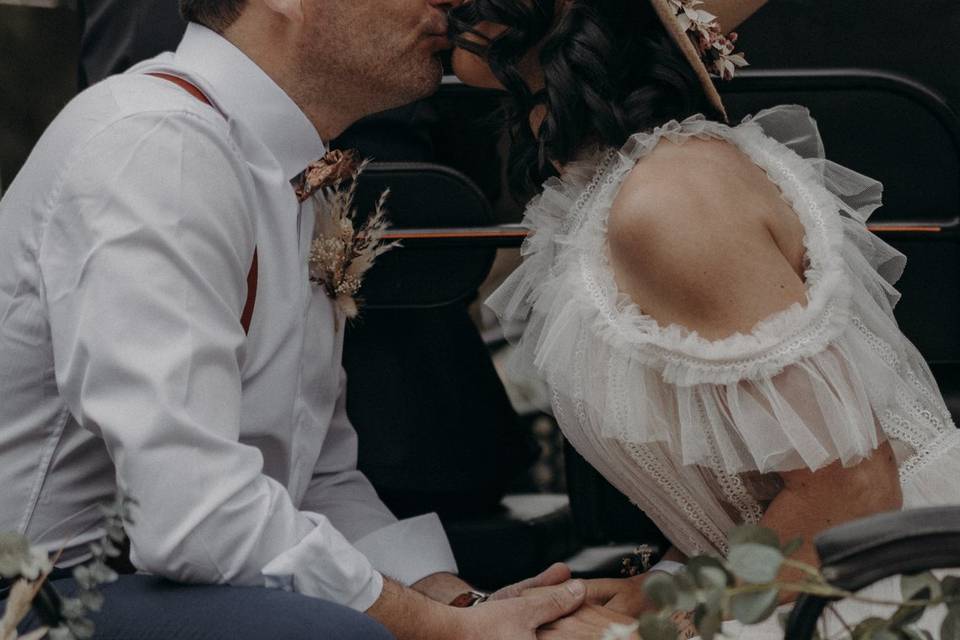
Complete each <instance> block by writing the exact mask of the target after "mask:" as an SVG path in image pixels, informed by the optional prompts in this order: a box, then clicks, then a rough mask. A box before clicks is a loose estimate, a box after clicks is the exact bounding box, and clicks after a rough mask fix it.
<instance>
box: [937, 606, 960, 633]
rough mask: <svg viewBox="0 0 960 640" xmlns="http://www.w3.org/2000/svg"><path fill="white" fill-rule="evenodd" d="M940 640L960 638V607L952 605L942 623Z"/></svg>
mask: <svg viewBox="0 0 960 640" xmlns="http://www.w3.org/2000/svg"><path fill="white" fill-rule="evenodd" d="M940 640H960V608H957V607H951V608H950V609H948V610H947V616H946V617H945V618H944V619H943V624H942V625H940Z"/></svg>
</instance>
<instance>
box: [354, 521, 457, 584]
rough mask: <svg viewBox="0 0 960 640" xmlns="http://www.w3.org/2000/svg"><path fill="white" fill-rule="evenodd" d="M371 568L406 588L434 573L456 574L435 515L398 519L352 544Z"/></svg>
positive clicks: (455, 565) (442, 531) (449, 549)
mask: <svg viewBox="0 0 960 640" xmlns="http://www.w3.org/2000/svg"><path fill="white" fill-rule="evenodd" d="M354 546H355V547H356V548H357V549H359V550H360V552H361V553H363V555H365V556H366V557H367V559H369V560H370V562H371V564H373V566H374V568H376V569H377V571H379V572H380V573H382V574H383V575H386V576H390V577H391V578H393V579H394V580H396V581H397V582H399V583H401V584H404V585H406V586H410V585H412V584H414V583H416V582H418V581H420V580H422V579H424V578H426V577H427V576H431V575H433V574H435V573H454V574H455V573H457V561H456V560H455V559H454V557H453V550H452V549H451V548H450V542H449V541H448V540H447V534H446V532H444V530H443V525H442V524H440V518H439V517H437V514H435V513H428V514H426V515H422V516H417V517H416V518H408V519H406V520H400V521H399V522H395V523H394V524H391V525H388V526H386V527H384V528H382V529H378V530H377V531H374V532H373V533H369V534H367V535H365V536H364V537H362V538H360V540H358V541H356V542H355V543H354Z"/></svg>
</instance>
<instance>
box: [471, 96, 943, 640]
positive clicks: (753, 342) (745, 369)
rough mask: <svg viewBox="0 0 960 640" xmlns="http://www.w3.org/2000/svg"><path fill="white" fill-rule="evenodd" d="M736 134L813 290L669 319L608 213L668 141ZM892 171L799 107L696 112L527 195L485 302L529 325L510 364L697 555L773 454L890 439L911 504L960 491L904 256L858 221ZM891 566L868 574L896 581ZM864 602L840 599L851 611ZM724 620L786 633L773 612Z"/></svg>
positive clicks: (755, 633)
mask: <svg viewBox="0 0 960 640" xmlns="http://www.w3.org/2000/svg"><path fill="white" fill-rule="evenodd" d="M693 137H699V138H716V139H723V140H726V141H729V142H730V143H732V144H734V145H736V146H737V147H738V148H739V149H740V150H741V151H743V152H744V153H745V154H746V155H747V156H748V157H749V158H751V159H752V161H753V162H754V163H756V164H757V165H758V166H760V167H761V168H763V169H764V170H765V171H766V173H767V175H768V176H769V178H770V180H772V181H773V182H774V183H775V184H776V185H777V186H779V188H780V190H781V192H782V194H783V197H784V198H785V199H786V201H787V202H788V203H789V204H790V205H791V206H792V208H793V210H794V212H795V213H796V215H797V216H798V217H799V219H800V221H801V222H802V224H803V226H804V228H805V231H806V237H805V247H806V251H807V262H806V273H805V280H806V287H807V301H806V304H805V305H799V304H798V305H794V306H793V307H791V308H789V309H786V310H783V311H781V312H779V313H776V314H774V315H773V316H771V317H769V318H767V319H765V320H763V321H762V322H760V323H759V324H757V325H756V326H755V327H754V328H753V330H752V331H751V332H750V333H749V334H746V335H743V334H736V335H733V336H730V337H728V338H725V339H722V340H716V341H708V340H705V339H703V338H701V337H700V336H698V335H697V334H696V333H692V332H689V331H687V330H685V329H684V328H683V327H679V326H675V325H674V326H668V327H663V326H659V325H658V323H657V322H656V321H655V320H654V319H653V318H651V317H649V316H647V315H645V314H644V312H643V310H642V303H643V301H642V300H639V301H634V300H631V299H629V298H628V297H627V296H626V295H625V294H623V293H621V292H620V291H618V290H617V287H616V284H615V281H614V275H613V272H612V270H611V268H610V264H609V258H608V251H607V238H606V224H607V217H608V214H609V211H610V207H611V205H612V203H613V201H614V199H615V197H616V195H617V193H618V190H619V188H620V185H621V183H622V182H623V180H624V179H625V177H626V176H627V174H628V173H629V172H630V171H631V170H632V169H633V167H634V165H635V164H636V162H637V161H638V160H639V159H640V158H642V157H643V156H644V155H646V154H648V153H650V152H651V151H652V150H653V149H654V147H655V146H656V145H657V144H658V143H659V142H660V141H661V140H663V139H667V140H670V141H671V142H674V143H677V144H682V143H683V142H684V141H685V140H688V139H690V138H693ZM881 194H882V187H881V185H880V184H879V183H878V182H876V181H874V180H871V179H869V178H866V177H865V176H862V175H860V174H858V173H856V172H853V171H850V170H848V169H845V168H843V167H841V166H839V165H837V164H834V163H832V162H830V161H827V160H825V159H824V150H823V145H822V142H821V139H820V136H819V134H818V131H817V127H816V123H815V122H814V120H813V119H811V117H810V115H809V113H808V112H807V111H806V110H805V109H803V108H801V107H795V106H784V107H778V108H775V109H771V110H768V111H764V112H762V113H760V114H758V115H756V116H755V117H753V118H749V119H747V120H745V121H744V122H743V123H742V124H740V125H738V126H736V127H730V126H727V125H724V124H720V123H716V122H711V121H707V120H706V119H704V118H703V117H693V118H690V119H688V120H686V121H684V122H682V123H678V122H671V123H669V124H667V125H665V126H663V127H661V128H658V129H656V130H655V131H653V132H651V133H640V134H637V135H635V136H633V137H632V138H631V139H630V140H629V142H628V143H627V144H626V145H625V146H624V147H623V148H622V149H620V150H615V149H614V150H607V151H603V150H600V151H597V152H596V153H594V154H590V157H589V158H587V159H585V160H583V161H579V162H576V163H573V164H572V165H570V166H569V167H567V169H566V171H565V172H564V175H563V177H562V178H561V179H552V180H549V181H548V182H547V183H546V185H545V188H544V191H543V193H542V194H541V195H540V196H538V197H537V198H536V199H535V200H533V201H532V202H531V204H530V205H529V207H528V209H527V212H526V218H525V224H526V225H527V226H528V227H529V228H530V230H531V231H532V232H533V235H532V237H531V238H530V239H529V240H528V241H527V243H526V245H525V246H524V250H523V253H524V262H523V264H522V266H521V267H520V268H519V269H518V270H517V271H516V272H514V273H513V274H512V276H511V277H510V278H509V279H508V280H507V282H506V283H504V285H503V286H502V287H501V288H500V289H499V290H497V291H496V293H494V295H493V296H492V297H491V298H490V300H488V302H487V304H488V305H489V306H490V307H491V308H492V309H493V310H494V311H495V312H496V313H497V315H498V316H499V317H500V318H501V321H503V322H524V323H526V329H525V331H524V332H523V334H522V337H521V338H520V340H519V342H518V343H517V348H516V351H515V353H514V355H513V357H512V359H511V365H510V366H511V370H512V373H513V375H518V376H523V377H531V376H532V377H535V378H539V379H541V380H543V381H545V382H546V384H547V387H548V388H549V391H550V395H551V404H552V408H553V412H554V415H555V417H556V419H557V421H558V422H559V424H560V427H561V429H562V430H563V433H564V435H565V436H566V437H567V438H568V439H569V440H570V442H571V443H572V444H573V446H574V447H576V449H577V450H578V451H579V452H580V453H581V454H582V455H583V456H584V457H585V458H586V459H587V460H588V461H589V462H590V464H592V465H593V466H594V467H596V468H597V469H598V470H599V471H600V472H601V473H602V474H603V475H604V476H605V477H606V478H607V480H608V481H610V482H611V483H612V484H613V485H614V486H616V487H617V488H618V489H620V491H622V492H623V493H624V494H625V495H626V496H628V497H629V498H630V500H631V501H633V502H634V503H636V504H637V505H638V506H639V507H640V508H641V509H643V510H644V511H645V512H646V513H647V514H648V515H649V516H650V517H651V518H652V519H653V520H654V521H655V522H656V523H657V525H658V526H659V527H660V529H661V530H662V531H663V532H664V534H665V535H666V536H667V537H668V538H669V539H670V540H671V542H672V543H673V544H674V545H675V546H676V547H677V548H678V549H679V550H680V551H682V552H684V553H685V554H687V555H692V554H700V553H704V552H716V553H724V552H725V551H726V544H725V539H726V535H727V533H728V532H729V531H730V530H731V529H732V528H733V527H734V526H736V525H737V524H740V523H745V522H746V523H755V522H758V521H759V519H760V518H761V516H762V515H763V513H764V510H765V508H766V506H767V505H768V504H769V503H770V501H771V500H772V499H773V498H774V497H775V496H776V495H777V492H778V491H779V490H780V483H779V478H778V476H777V474H776V472H778V471H786V470H793V469H799V468H804V467H806V468H809V469H818V468H821V467H823V466H825V465H827V464H830V463H832V462H834V461H836V460H842V461H843V462H844V463H845V464H854V463H856V462H857V461H859V460H862V459H863V458H865V457H867V456H869V455H870V454H871V452H873V451H874V450H875V449H876V448H877V447H878V446H879V445H880V444H881V443H882V442H884V441H886V440H888V441H890V442H891V444H892V445H893V447H894V450H895V452H896V454H897V458H898V462H899V468H900V480H901V483H902V485H903V493H904V507H905V508H911V507H920V506H929V505H936V504H960V489H958V486H960V484H958V483H960V432H958V430H957V429H956V428H955V427H954V425H953V422H952V420H951V417H950V414H949V411H948V410H947V408H946V406H945V405H944V402H943V400H942V398H941V396H940V393H939V390H938V388H937V384H936V382H935V381H934V379H933V376H932V375H931V373H930V370H929V368H928V367H927V365H926V363H925V361H924V360H923V358H922V356H921V355H920V353H919V352H918V351H917V350H916V348H915V347H914V346H913V345H912V344H910V342H909V341H908V340H907V339H906V338H905V337H904V336H903V334H902V333H901V332H900V330H899V328H898V327H897V324H896V321H895V320H894V316H893V306H894V305H895V304H896V302H897V300H898V298H899V294H898V293H897V291H896V290H895V289H894V287H893V285H894V283H895V282H896V281H897V280H898V278H899V277H900V275H901V273H902V271H903V268H904V265H905V262H906V260H905V258H904V256H903V255H902V254H900V253H899V252H897V251H896V250H894V249H893V248H892V247H890V246H889V245H887V244H885V243H884V242H882V241H881V240H880V239H878V238H877V237H876V236H874V235H873V234H872V233H871V232H870V231H869V230H868V229H867V228H866V226H865V223H866V221H867V218H868V217H869V216H870V215H871V213H872V212H873V211H874V210H875V209H876V208H878V207H879V206H880V203H881ZM897 584H898V583H896V581H893V580H890V581H887V582H885V583H881V585H879V586H876V587H874V588H873V589H872V594H873V595H875V596H886V597H899V588H898V586H897ZM863 614H864V611H862V610H858V609H857V607H849V606H848V607H847V611H846V613H845V615H849V616H850V617H852V618H854V619H856V618H862V617H863ZM727 633H728V635H730V636H731V637H738V636H740V635H741V633H742V637H747V638H764V637H771V638H772V637H782V633H781V632H780V631H779V628H778V627H777V625H776V623H773V622H771V623H770V624H768V625H765V626H763V627H760V628H752V629H748V630H747V631H745V632H744V631H742V630H740V629H739V627H737V625H730V626H729V627H727Z"/></svg>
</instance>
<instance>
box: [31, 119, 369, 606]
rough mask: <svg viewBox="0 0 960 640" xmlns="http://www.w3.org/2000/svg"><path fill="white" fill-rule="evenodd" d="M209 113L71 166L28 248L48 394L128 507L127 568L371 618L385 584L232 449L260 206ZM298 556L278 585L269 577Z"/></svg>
mask: <svg viewBox="0 0 960 640" xmlns="http://www.w3.org/2000/svg"><path fill="white" fill-rule="evenodd" d="M197 110H198V111H199V110H200V109H199V107H198V109H197ZM216 118H217V116H215V115H213V114H211V115H210V116H204V115H201V114H199V113H194V112H190V111H182V112H181V111H176V112H172V111H171V112H156V113H150V114H140V115H136V116H131V117H128V118H127V119H125V120H122V121H119V122H116V123H114V124H113V125H111V126H109V127H108V128H107V129H106V130H104V131H102V132H101V133H99V134H97V135H95V136H94V137H93V138H92V140H91V141H90V142H89V143H87V144H86V145H85V146H84V148H83V149H82V150H81V151H79V152H78V154H77V155H76V156H75V157H73V158H70V160H69V162H68V163H67V164H68V166H69V167H70V169H69V170H68V172H67V175H66V177H65V178H64V179H63V180H62V184H61V185H59V186H57V187H55V190H54V193H55V197H54V198H52V200H51V206H52V207H53V211H52V215H51V217H50V223H49V225H48V228H47V229H46V231H45V237H44V239H43V243H42V246H41V249H40V255H39V263H40V268H41V272H42V276H43V286H44V289H45V291H44V296H45V299H46V302H47V305H48V309H49V317H50V325H51V333H52V339H53V348H54V355H55V362H56V377H57V383H58V385H59V388H60V390H61V393H62V395H63V397H64V399H65V401H66V402H67V404H68V406H69V409H70V411H71V412H72V413H73V415H74V416H75V417H76V419H77V420H78V421H79V423H80V424H81V425H82V426H83V427H84V428H86V429H88V430H90V431H91V432H93V433H94V434H96V435H98V436H100V437H102V438H103V441H104V443H105V445H106V447H107V449H108V451H109V454H110V456H111V458H112V460H113V462H114V465H115V467H116V472H117V481H118V485H119V487H120V488H121V489H122V490H123V491H124V492H125V493H126V494H127V495H129V496H131V497H133V498H134V499H136V500H137V501H138V502H139V507H138V509H137V510H136V512H135V522H134V523H133V524H132V525H131V526H129V527H128V534H129V536H130V540H131V545H132V553H131V559H132V560H133V562H134V564H135V565H136V566H137V567H138V568H140V569H141V570H145V571H147V572H150V573H154V574H157V575H162V576H165V577H168V578H171V579H174V580H178V581H181V582H189V583H229V584H234V585H249V586H263V585H264V584H265V582H266V583H267V584H271V585H274V586H284V587H287V588H290V589H294V590H296V591H298V592H301V593H304V594H306V595H309V596H315V597H319V598H324V599H327V600H331V601H333V602H337V603H340V604H343V605H347V606H349V607H352V608H354V609H357V610H365V609H367V608H369V607H370V606H371V605H372V604H373V603H374V602H375V600H376V599H377V598H378V597H379V594H380V592H381V590H382V585H383V582H382V576H381V575H380V574H379V573H378V572H377V571H376V570H375V569H374V568H373V566H372V565H371V563H370V562H369V561H368V560H367V558H366V557H365V556H364V555H363V554H362V553H361V552H360V551H358V550H357V549H356V548H355V547H354V546H353V545H352V544H351V543H350V542H349V540H348V539H347V538H346V537H345V536H344V535H343V534H342V533H341V532H339V531H338V530H337V529H336V527H335V526H334V524H333V523H332V522H331V521H330V519H329V518H327V517H326V516H323V515H320V514H317V513H309V512H303V511H300V510H299V509H298V508H297V507H296V506H295V505H294V504H293V503H292V500H291V498H290V495H289V493H288V492H287V490H286V489H285V488H284V487H283V486H282V485H281V484H279V483H277V482H276V481H274V480H273V479H271V478H269V477H267V476H266V475H264V474H263V471H262V470H263V457H262V454H261V453H260V451H259V450H257V449H256V448H254V447H250V446H246V445H243V444H241V443H240V442H239V435H240V406H241V402H240V400H241V373H240V372H241V362H242V359H243V358H244V348H245V336H244V331H243V328H242V327H241V325H240V320H239V318H240V314H241V311H242V308H243V304H244V302H245V300H246V294H247V292H246V275H247V272H248V270H249V268H250V264H251V260H252V257H253V248H254V245H255V241H256V238H255V226H254V219H253V215H252V213H251V211H250V209H249V206H248V203H250V202H255V201H256V199H255V197H254V195H255V194H253V193H252V192H251V190H252V188H251V186H250V184H251V183H250V180H249V178H248V177H247V175H248V174H247V171H248V170H247V167H246V165H245V163H244V162H243V160H242V158H241V156H240V154H239V152H238V151H237V150H236V148H235V147H233V145H232V143H231V142H230V138H229V136H228V134H227V129H226V128H227V124H226V123H225V122H223V121H220V120H216ZM292 556H296V557H298V558H299V559H300V562H299V564H298V565H296V566H294V567H292V569H291V572H290V579H289V580H288V581H287V582H286V583H285V584H282V585H278V584H276V583H274V582H272V581H269V580H265V577H264V568H265V567H266V566H268V565H269V564H270V563H271V562H272V561H274V560H276V559H277V558H281V557H292Z"/></svg>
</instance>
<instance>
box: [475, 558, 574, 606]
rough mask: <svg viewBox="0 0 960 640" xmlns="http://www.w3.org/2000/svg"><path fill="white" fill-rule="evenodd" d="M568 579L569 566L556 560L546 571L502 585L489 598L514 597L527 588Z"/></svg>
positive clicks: (555, 583) (558, 582)
mask: <svg viewBox="0 0 960 640" xmlns="http://www.w3.org/2000/svg"><path fill="white" fill-rule="evenodd" d="M569 579H570V567H568V566H567V565H565V564H563V563H562V562H557V563H555V564H553V565H551V566H550V567H549V568H548V569H547V570H546V571H544V572H543V573H541V574H540V575H537V576H534V577H532V578H527V579H526V580H521V581H520V582H518V583H516V584H512V585H510V586H509V587H504V588H503V589H500V590H499V591H497V592H496V593H494V594H493V595H492V596H490V599H491V600H504V599H506V598H516V597H518V596H520V595H521V594H522V593H523V592H524V591H526V590H527V589H536V588H538V587H552V586H555V585H558V584H563V583H564V582H566V581H567V580H569Z"/></svg>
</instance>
